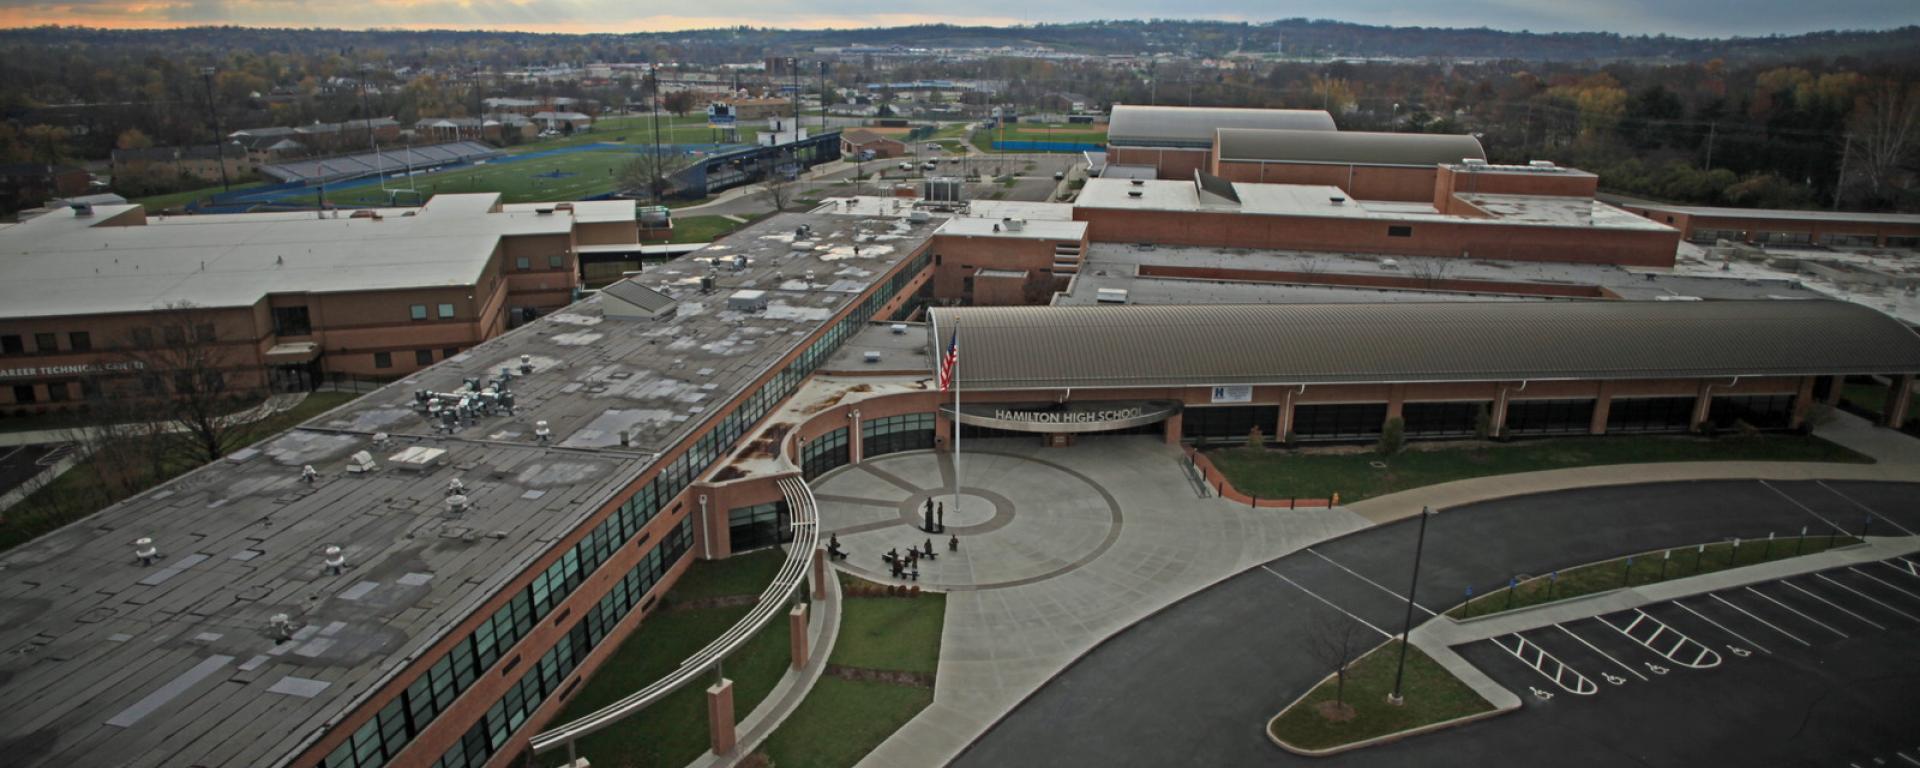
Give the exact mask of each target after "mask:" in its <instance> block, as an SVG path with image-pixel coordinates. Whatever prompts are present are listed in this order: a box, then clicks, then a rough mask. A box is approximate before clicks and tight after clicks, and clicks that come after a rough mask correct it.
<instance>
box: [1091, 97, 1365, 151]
mask: <svg viewBox="0 0 1920 768" xmlns="http://www.w3.org/2000/svg"><path fill="white" fill-rule="evenodd" d="M1219 128H1291V129H1297V130H1309V131H1332V130H1336V128H1335V126H1334V124H1333V115H1331V114H1328V113H1327V112H1326V111H1325V110H1318V109H1238V108H1228V107H1160V106H1144V105H1140V104H1115V105H1113V112H1112V117H1110V118H1108V120H1107V143H1108V144H1109V145H1122V146H1125V145H1130V144H1131V145H1139V146H1184V147H1192V148H1194V149H1205V148H1208V147H1211V146H1213V132H1214V131H1215V130H1216V129H1219Z"/></svg>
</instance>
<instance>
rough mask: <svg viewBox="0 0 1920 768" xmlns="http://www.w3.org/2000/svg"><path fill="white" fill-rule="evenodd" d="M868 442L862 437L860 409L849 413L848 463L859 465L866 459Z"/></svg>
mask: <svg viewBox="0 0 1920 768" xmlns="http://www.w3.org/2000/svg"><path fill="white" fill-rule="evenodd" d="M866 443H867V441H866V440H864V439H862V438H861V437H860V409H858V408H854V409H852V410H849V411H847V463H848V464H858V463H860V462H861V461H862V460H864V459H865V458H866V455H867V445H866Z"/></svg>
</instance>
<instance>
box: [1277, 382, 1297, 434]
mask: <svg viewBox="0 0 1920 768" xmlns="http://www.w3.org/2000/svg"><path fill="white" fill-rule="evenodd" d="M1295 394H1296V393H1295V391H1294V389H1293V388H1291V387H1289V388H1287V389H1285V390H1283V391H1282V392H1281V393H1280V413H1279V416H1278V417H1277V418H1275V419H1274V424H1273V439H1274V440H1276V441H1280V442H1285V441H1286V439H1287V433H1288V432H1292V431H1293V396H1294V395H1295Z"/></svg>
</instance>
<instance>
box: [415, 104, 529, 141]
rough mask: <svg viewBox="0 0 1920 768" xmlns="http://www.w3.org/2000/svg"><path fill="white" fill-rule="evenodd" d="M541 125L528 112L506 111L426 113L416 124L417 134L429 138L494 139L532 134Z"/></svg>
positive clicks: (499, 139)
mask: <svg viewBox="0 0 1920 768" xmlns="http://www.w3.org/2000/svg"><path fill="white" fill-rule="evenodd" d="M537 130H538V129H537V128H536V127H535V126H534V123H533V120H532V119H530V118H528V117H527V116H526V115H522V114H517V113H513V112H503V113H500V114H497V115H487V116H485V117H426V118H421V119H420V121H419V122H416V123H414V124H413V132H414V135H415V136H418V137H421V138H422V139H425V140H429V141H491V142H495V143H504V142H505V141H506V140H507V139H508V138H510V137H511V138H521V139H529V138H533V135H534V133H535V132H536V131H537Z"/></svg>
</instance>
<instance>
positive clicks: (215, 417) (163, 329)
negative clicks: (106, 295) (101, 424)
mask: <svg viewBox="0 0 1920 768" xmlns="http://www.w3.org/2000/svg"><path fill="white" fill-rule="evenodd" d="M156 319H157V322H156V323H155V324H154V325H152V326H148V327H144V328H141V329H139V330H138V331H136V332H135V333H134V334H132V335H131V337H130V338H129V339H127V340H126V342H125V343H123V344H121V345H120V349H119V352H120V356H121V358H122V360H123V363H122V365H123V367H125V368H129V369H133V370H137V371H139V374H138V378H139V381H140V383H141V388H142V390H143V391H142V394H143V395H145V396H147V397H148V398H150V401H149V405H150V408H149V409H148V416H147V417H146V418H145V419H143V420H144V421H149V422H161V423H164V424H165V425H166V427H167V430H166V431H167V432H170V433H174V434H178V435H181V436H183V437H184V438H185V441H186V443H187V444H188V445H190V446H192V449H193V452H194V453H196V454H198V455H199V456H200V457H201V458H202V459H203V460H205V461H213V460H216V459H218V458H220V457H221V456H224V455H226V452H227V450H228V449H229V448H231V447H232V445H231V444H232V442H233V439H234V437H235V432H237V431H238V430H239V429H240V428H242V427H244V426H245V425H246V421H245V420H244V419H243V418H241V417H240V413H239V412H240V411H241V410H242V409H244V408H245V407H246V406H248V405H250V404H252V403H253V402H255V401H257V400H259V399H261V397H263V395H264V393H263V392H262V391H260V390H259V389H257V388H253V387H243V386H235V385H234V384H233V382H231V381H229V379H228V374H229V373H230V372H231V371H232V370H234V369H235V368H237V367H239V365H240V363H241V361H240V359H239V355H237V354H236V353H235V351H234V349H233V348H232V347H230V346H229V345H228V344H227V343H225V341H223V340H222V339H221V338H220V326H219V323H218V322H217V318H216V316H215V314H214V313H212V312H210V311H208V310H207V309H205V308H203V307H199V306H195V305H193V304H192V303H189V302H176V303H171V304H168V305H166V307H165V308H164V309H163V311H162V312H160V313H158V314H156ZM232 341H238V340H232Z"/></svg>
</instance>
